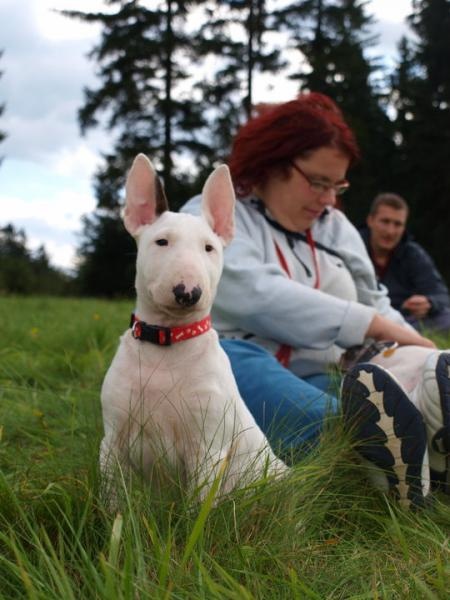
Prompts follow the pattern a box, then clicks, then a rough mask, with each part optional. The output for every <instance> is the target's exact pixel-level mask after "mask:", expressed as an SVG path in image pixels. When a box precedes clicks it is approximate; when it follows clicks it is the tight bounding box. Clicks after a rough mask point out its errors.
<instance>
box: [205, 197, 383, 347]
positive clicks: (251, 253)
mask: <svg viewBox="0 0 450 600" xmlns="http://www.w3.org/2000/svg"><path fill="white" fill-rule="evenodd" d="M258 218H259V217H258ZM273 247H274V245H273V241H272V240H271V238H270V234H269V233H268V231H267V228H265V227H264V226H261V227H257V226H255V222H254V220H253V219H252V217H251V216H250V215H249V212H248V211H247V210H246V209H245V208H244V207H241V206H239V203H238V207H237V210H236V235H235V238H234V240H233V241H232V242H231V244H230V246H229V247H228V248H227V249H226V250H225V265H224V271H223V274H222V278H221V281H220V284H219V288H218V292H217V296H216V300H215V304H214V308H215V315H216V316H217V317H218V320H219V322H220V323H221V324H223V325H225V326H226V325H228V327H229V328H230V329H241V330H243V331H246V332H249V333H252V334H254V335H256V336H258V337H262V338H266V339H271V340H274V341H276V342H278V343H282V344H289V345H291V346H293V347H295V348H298V347H303V348H304V347H307V348H314V349H324V348H328V347H329V346H331V345H332V344H337V345H338V346H341V347H343V348H346V347H349V346H352V345H356V344H360V343H362V341H363V340H364V337H365V332H366V331H367V329H368V327H369V324H370V322H371V320H372V318H373V317H374V315H375V313H376V310H375V308H373V307H370V306H364V305H363V304H361V303H358V302H348V301H345V300H341V299H339V298H335V297H334V296H331V295H329V294H325V293H323V292H321V291H319V290H315V289H312V288H310V287H308V286H307V285H304V284H302V283H298V282H296V281H293V280H292V279H289V277H288V276H287V275H286V273H285V272H284V271H283V269H282V268H281V266H280V265H279V264H278V262H277V260H276V257H275V256H274V255H273V254H274V250H273Z"/></svg>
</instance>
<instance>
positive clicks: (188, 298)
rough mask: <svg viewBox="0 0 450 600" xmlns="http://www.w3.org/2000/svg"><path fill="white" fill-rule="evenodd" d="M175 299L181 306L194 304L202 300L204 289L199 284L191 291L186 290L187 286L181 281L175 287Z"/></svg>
mask: <svg viewBox="0 0 450 600" xmlns="http://www.w3.org/2000/svg"><path fill="white" fill-rule="evenodd" d="M172 291H173V293H174V296H175V300H176V301H177V303H178V304H180V305H181V306H194V304H197V302H198V301H199V300H200V296H201V295H202V290H201V288H200V287H198V285H196V286H195V287H194V288H192V291H191V292H186V286H185V285H184V284H183V283H179V284H178V285H176V286H175V287H174V288H173V290H172Z"/></svg>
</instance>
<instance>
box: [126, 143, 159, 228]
mask: <svg viewBox="0 0 450 600" xmlns="http://www.w3.org/2000/svg"><path fill="white" fill-rule="evenodd" d="M167 209H168V204H167V199H166V196H165V194H164V189H163V186H162V183H161V181H160V179H159V177H158V175H157V173H156V171H155V168H154V167H153V165H152V163H151V161H150V160H149V159H148V158H147V157H146V156H145V155H144V154H138V155H137V156H136V158H135V159H134V161H133V164H132V166H131V169H130V172H129V173H128V177H127V183H126V202H125V209H124V211H123V222H124V224H125V227H126V229H127V231H128V232H129V233H130V234H131V235H132V236H136V235H138V234H139V231H140V229H141V227H143V226H144V225H150V223H153V221H155V220H156V219H157V218H158V217H159V215H160V214H161V213H163V212H164V211H165V210H167Z"/></svg>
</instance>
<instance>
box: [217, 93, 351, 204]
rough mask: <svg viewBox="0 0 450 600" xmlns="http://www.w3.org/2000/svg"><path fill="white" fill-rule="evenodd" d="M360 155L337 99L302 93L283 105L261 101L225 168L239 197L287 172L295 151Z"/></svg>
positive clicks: (238, 134)
mask: <svg viewBox="0 0 450 600" xmlns="http://www.w3.org/2000/svg"><path fill="white" fill-rule="evenodd" d="M324 147H332V148H336V149H338V150H340V151H341V152H342V153H343V154H345V156H347V157H348V158H349V160H350V164H353V163H354V162H356V161H357V160H358V158H359V149H358V144H357V142H356V139H355V136H354V134H353V132H352V130H351V129H350V127H349V126H348V125H347V123H346V122H345V120H344V117H343V115H342V113H341V111H340V110H339V108H338V107H337V106H336V104H335V103H334V102H333V100H331V99H330V98H328V96H325V95H323V94H319V93H315V92H311V93H308V94H301V95H300V96H298V97H297V98H296V99H295V100H291V101H290V102H284V103H283V104H272V105H270V104H262V105H259V106H258V107H257V108H256V114H255V116H254V117H253V118H251V119H250V120H249V121H247V123H245V124H244V125H243V126H242V127H241V128H240V129H239V131H238V133H237V135H236V137H235V138H234V142H233V147H232V150H231V155H230V157H229V161H228V164H229V167H230V171H231V176H232V178H233V182H234V185H235V188H236V193H237V195H238V196H241V197H242V196H247V195H248V194H250V192H251V190H252V188H253V186H255V185H260V184H261V183H264V182H265V181H266V180H267V179H268V177H269V176H270V174H271V173H273V172H274V171H279V172H286V171H287V168H288V167H289V163H290V162H291V161H292V159H293V158H295V157H296V156H304V157H306V156H307V155H308V154H310V153H311V152H313V151H314V150H318V149H319V148H324Z"/></svg>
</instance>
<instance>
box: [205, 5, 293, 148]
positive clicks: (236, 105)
mask: <svg viewBox="0 0 450 600" xmlns="http://www.w3.org/2000/svg"><path fill="white" fill-rule="evenodd" d="M204 10H205V12H206V17H207V18H206V20H205V22H204V24H203V25H202V27H201V29H200V37H199V46H198V54H199V57H201V60H202V61H203V62H204V63H206V64H211V63H213V64H214V66H215V68H212V69H211V70H210V73H209V75H207V76H205V77H204V78H203V79H202V80H201V81H199V82H198V83H197V84H196V87H197V88H198V89H199V90H200V93H201V96H202V99H203V100H202V102H203V105H204V107H205V108H206V110H207V111H208V114H209V121H210V125H209V129H208V131H209V134H210V136H211V159H212V160H225V159H226V156H227V155H228V153H229V150H230V144H231V140H232V137H233V135H234V134H235V133H236V131H237V129H238V127H239V126H240V125H241V124H242V122H243V121H245V120H246V119H247V118H248V117H249V116H250V114H251V111H252V107H253V104H254V98H255V96H254V86H255V79H256V77H257V76H258V75H261V74H267V73H270V74H274V73H277V72H278V71H279V70H280V69H281V68H282V67H283V66H284V63H283V62H282V60H281V58H280V50H279V49H278V48H276V47H273V45H271V44H268V43H266V38H267V34H268V33H269V32H270V31H272V30H273V27H274V25H273V19H272V17H271V14H270V13H268V12H267V8H266V2H265V1H264V0H250V1H245V0H226V1H222V0H221V1H215V2H207V3H206V5H205V7H204Z"/></svg>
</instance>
